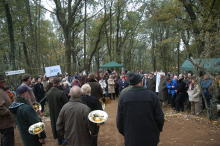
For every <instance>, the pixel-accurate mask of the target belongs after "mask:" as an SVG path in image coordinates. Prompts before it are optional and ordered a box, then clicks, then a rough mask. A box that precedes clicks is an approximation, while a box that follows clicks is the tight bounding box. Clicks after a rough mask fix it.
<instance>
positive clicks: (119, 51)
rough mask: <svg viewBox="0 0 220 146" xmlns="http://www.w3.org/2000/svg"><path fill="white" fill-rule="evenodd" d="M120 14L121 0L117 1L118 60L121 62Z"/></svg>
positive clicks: (116, 49) (116, 48)
mask: <svg viewBox="0 0 220 146" xmlns="http://www.w3.org/2000/svg"><path fill="white" fill-rule="evenodd" d="M120 15H121V5H120V0H118V1H117V21H116V47H115V52H116V54H115V55H116V61H117V62H118V63H121V50H120V48H119V30H120Z"/></svg>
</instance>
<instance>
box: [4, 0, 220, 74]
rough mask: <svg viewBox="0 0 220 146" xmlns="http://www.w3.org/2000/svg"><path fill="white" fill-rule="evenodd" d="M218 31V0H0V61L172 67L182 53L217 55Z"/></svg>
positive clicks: (79, 67)
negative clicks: (114, 63) (108, 63)
mask: <svg viewBox="0 0 220 146" xmlns="http://www.w3.org/2000/svg"><path fill="white" fill-rule="evenodd" d="M49 7H50V8H52V9H48V8H49ZM48 14H49V16H50V18H48V17H47V16H48ZM219 32H220V1H218V0H20V1H17V0H1V1H0V62H1V63H0V66H1V69H2V70H1V71H2V72H4V71H7V70H16V69H25V70H26V72H28V73H30V74H42V73H43V70H44V67H46V66H52V65H60V66H61V67H62V70H64V71H65V72H68V73H74V72H81V71H83V70H86V71H96V70H98V69H99V68H100V65H102V64H104V63H107V62H110V61H116V62H118V63H120V64H123V65H124V67H125V68H126V69H128V70H144V71H159V70H163V71H165V72H168V71H173V72H177V71H178V69H179V66H180V64H182V63H183V62H184V60H185V59H186V58H187V57H188V56H193V57H194V58H217V57H219V56H220V35H219V34H220V33H219Z"/></svg>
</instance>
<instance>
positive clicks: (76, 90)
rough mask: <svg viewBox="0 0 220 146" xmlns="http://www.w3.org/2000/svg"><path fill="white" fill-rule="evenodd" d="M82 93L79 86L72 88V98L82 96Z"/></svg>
mask: <svg viewBox="0 0 220 146" xmlns="http://www.w3.org/2000/svg"><path fill="white" fill-rule="evenodd" d="M81 95H82V90H81V89H80V87H78V86H73V87H72V88H71V89H70V96H71V98H80V97H81Z"/></svg>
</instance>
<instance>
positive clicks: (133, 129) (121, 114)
mask: <svg viewBox="0 0 220 146" xmlns="http://www.w3.org/2000/svg"><path fill="white" fill-rule="evenodd" d="M142 79H143V76H142V75H140V74H136V73H129V74H128V81H129V84H130V85H131V86H130V87H129V89H126V88H125V90H126V91H124V92H122V94H121V95H120V98H119V103H118V113H117V128H118V130H119V132H120V133H121V134H122V135H123V136H124V138H125V146H157V144H158V143H159V137H160V132H161V131H162V129H163V124H164V114H163V111H162V109H161V107H160V101H159V98H158V97H157V95H156V94H155V93H154V92H153V91H150V90H147V89H146V88H144V87H143V81H142Z"/></svg>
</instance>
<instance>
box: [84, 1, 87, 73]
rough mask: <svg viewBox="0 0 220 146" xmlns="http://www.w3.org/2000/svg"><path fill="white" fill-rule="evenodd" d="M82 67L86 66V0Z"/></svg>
mask: <svg viewBox="0 0 220 146" xmlns="http://www.w3.org/2000/svg"><path fill="white" fill-rule="evenodd" d="M84 13H85V14H84V19H85V21H84V60H83V61H84V69H85V68H86V21H87V20H86V18H87V17H86V15H87V0H85V12H84Z"/></svg>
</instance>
